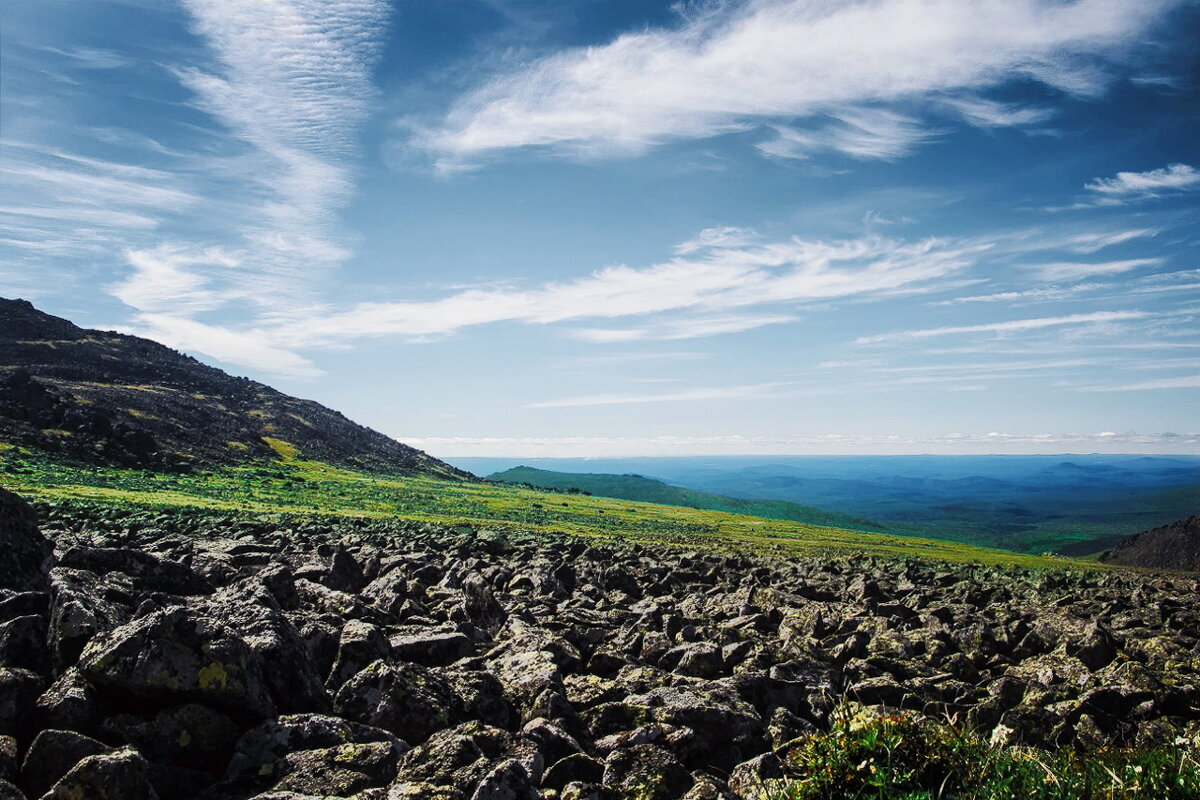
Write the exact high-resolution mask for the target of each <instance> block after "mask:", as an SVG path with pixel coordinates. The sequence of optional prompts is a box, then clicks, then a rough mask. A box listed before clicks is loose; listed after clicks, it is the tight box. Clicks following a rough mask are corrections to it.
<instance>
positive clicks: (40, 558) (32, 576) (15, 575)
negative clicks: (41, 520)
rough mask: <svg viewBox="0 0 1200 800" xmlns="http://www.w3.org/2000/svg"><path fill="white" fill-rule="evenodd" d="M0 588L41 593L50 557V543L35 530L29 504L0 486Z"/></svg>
mask: <svg viewBox="0 0 1200 800" xmlns="http://www.w3.org/2000/svg"><path fill="white" fill-rule="evenodd" d="M0 553H3V554H4V569H3V570H0V589H11V590H13V591H18V592H24V591H35V592H44V591H46V590H47V589H48V588H49V581H48V579H47V575H48V573H49V570H50V566H51V563H52V561H53V558H54V545H53V544H52V543H51V542H50V540H48V539H47V538H46V537H45V536H43V535H42V532H41V531H40V530H38V524H37V515H36V514H34V511H33V509H32V508H31V507H30V506H29V503H27V502H25V500H24V499H22V498H21V497H18V496H17V495H15V494H13V493H12V492H10V491H8V490H7V489H2V488H0Z"/></svg>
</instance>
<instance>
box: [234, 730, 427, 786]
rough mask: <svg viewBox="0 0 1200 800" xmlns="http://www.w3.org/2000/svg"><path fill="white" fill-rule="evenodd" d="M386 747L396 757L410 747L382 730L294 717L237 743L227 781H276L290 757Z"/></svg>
mask: <svg viewBox="0 0 1200 800" xmlns="http://www.w3.org/2000/svg"><path fill="white" fill-rule="evenodd" d="M347 744H351V745H366V744H384V745H387V746H388V747H389V748H391V749H392V750H394V751H395V752H396V753H397V755H399V754H401V753H403V752H405V751H407V750H408V745H407V744H406V743H405V742H404V741H402V740H400V739H398V738H397V737H396V736H395V734H393V733H390V732H388V731H385V730H382V729H380V728H374V727H371V726H369V725H363V724H361V723H357V722H352V721H350V720H345V719H341V718H339V717H332V716H327V715H323V714H292V715H285V716H282V717H279V718H277V719H272V720H268V721H266V722H263V723H261V724H260V725H258V726H256V727H254V728H251V729H250V730H249V731H247V732H246V733H245V734H244V735H243V736H242V737H241V739H239V740H238V742H237V746H236V749H235V751H234V754H233V756H232V758H230V760H229V768H228V769H227V770H226V776H227V778H228V779H229V780H230V781H232V782H234V783H235V784H253V783H255V782H256V781H261V780H262V779H263V778H273V777H274V776H275V775H277V774H279V773H281V772H282V771H283V768H282V767H281V766H280V764H279V762H280V761H281V760H282V759H283V758H284V757H285V756H287V755H288V754H289V753H296V752H303V751H323V750H328V749H330V748H337V747H340V746H342V745H347Z"/></svg>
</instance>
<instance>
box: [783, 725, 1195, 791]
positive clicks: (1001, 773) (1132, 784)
mask: <svg viewBox="0 0 1200 800" xmlns="http://www.w3.org/2000/svg"><path fill="white" fill-rule="evenodd" d="M1198 758H1200V756H1198V753H1197V748H1196V743H1195V742H1189V741H1186V740H1182V739H1181V740H1179V741H1177V742H1176V743H1175V746H1173V747H1165V746H1158V747H1146V748H1142V749H1137V750H1128V749H1122V750H1116V749H1101V750H1090V751H1087V752H1081V751H1074V750H1061V751H1058V752H1053V753H1051V752H1046V751H1042V750H1038V749H1035V748H1029V747H1019V746H1013V745H997V744H991V743H989V742H987V741H984V740H983V739H981V738H980V737H979V736H977V735H975V734H973V733H971V732H969V731H967V730H966V729H964V728H962V727H960V726H958V725H956V724H954V723H953V722H947V721H938V720H933V719H930V718H928V717H925V716H922V715H920V714H916V713H911V712H903V713H883V714H880V713H877V712H872V711H870V710H867V709H864V708H862V707H859V706H856V705H855V704H848V705H846V706H844V707H842V708H841V709H839V711H838V712H837V713H835V714H834V716H833V720H832V725H831V727H830V729H829V730H828V731H826V732H821V733H813V734H809V735H806V736H803V737H801V738H799V739H797V740H795V741H794V742H793V743H792V744H791V746H790V749H789V752H788V755H787V758H786V762H785V763H786V768H787V773H788V777H787V778H786V779H783V780H776V781H772V782H768V783H767V784H765V785H764V786H763V787H762V792H761V793H760V798H761V800H1196V798H1200V760H1198Z"/></svg>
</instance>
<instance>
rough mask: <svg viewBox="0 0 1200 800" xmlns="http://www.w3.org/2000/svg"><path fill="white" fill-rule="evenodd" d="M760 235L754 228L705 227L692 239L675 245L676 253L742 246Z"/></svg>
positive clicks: (684, 253) (687, 254)
mask: <svg viewBox="0 0 1200 800" xmlns="http://www.w3.org/2000/svg"><path fill="white" fill-rule="evenodd" d="M757 237H758V234H756V233H755V232H754V229H753V228H737V227H732V226H725V227H721V228H705V229H704V230H702V231H700V232H699V233H698V234H696V236H695V237H694V238H692V239H688V240H687V241H686V242H680V243H679V244H677V245H675V254H676V255H681V256H690V255H691V254H692V253H695V252H697V251H699V250H708V249H710V248H717V247H742V246H744V245H747V244H750V243H751V242H753V241H754V240H755V239H756V238H757Z"/></svg>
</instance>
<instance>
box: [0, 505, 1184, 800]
mask: <svg viewBox="0 0 1200 800" xmlns="http://www.w3.org/2000/svg"><path fill="white" fill-rule="evenodd" d="M42 511H43V515H42V516H43V521H42V524H41V531H39V529H38V527H37V525H36V524H35V521H34V520H35V516H34V514H33V512H32V511H31V509H29V507H28V506H27V505H26V504H24V502H23V501H21V500H20V499H19V498H16V497H14V496H13V495H11V494H9V493H7V492H4V491H3V490H0V540H2V541H3V542H4V543H5V545H6V547H8V548H11V550H10V551H9V552H12V553H15V554H17V555H16V559H15V561H14V562H13V564H14V566H13V567H12V568H11V569H10V570H9V571H8V572H7V573H6V577H5V578H4V580H3V581H0V797H14V798H21V797H25V798H29V799H30V800H32V799H33V798H74V797H89V798H92V797H95V798H123V799H124V798H147V799H149V798H159V800H166V799H167V798H181V799H182V800H189V799H194V800H245V799H246V798H257V799H258V800H268V799H269V798H270V799H274V800H303V799H304V798H328V797H355V798H359V800H400V799H401V798H443V799H444V800H518V799H520V800H524V799H525V798H529V799H530V800H532V799H533V798H563V799H564V800H566V798H596V800H625V799H626V798H628V799H629V800H633V799H634V798H638V799H645V798H655V800H675V798H684V797H687V798H700V797H704V798H710V797H711V798H731V797H751V796H754V792H755V787H758V786H760V785H761V783H762V781H763V780H764V779H769V778H774V777H776V776H778V775H779V774H781V770H782V769H783V765H784V763H785V762H786V753H787V751H788V743H789V742H791V741H794V740H795V739H796V738H797V737H801V736H805V735H807V734H808V733H810V732H813V731H820V730H823V729H826V728H827V727H828V724H829V717H830V714H831V712H832V711H833V709H834V708H835V707H836V706H837V704H838V703H839V702H841V701H843V700H854V701H857V702H859V703H862V704H865V705H869V706H880V707H888V708H902V709H911V710H917V711H921V712H924V713H927V714H931V715H935V714H936V715H942V714H958V715H959V717H960V719H964V720H967V721H968V722H969V724H971V725H973V726H974V727H976V728H978V729H979V730H980V731H981V732H982V733H984V734H985V735H988V736H992V737H993V738H994V739H998V740H1001V741H1013V742H1023V743H1027V744H1032V745H1040V746H1046V747H1063V746H1068V745H1072V744H1080V745H1084V746H1089V747H1091V746H1106V745H1110V746H1125V745H1136V744H1147V743H1152V742H1162V741H1167V742H1169V741H1172V740H1173V739H1174V738H1175V737H1177V736H1180V735H1184V736H1188V737H1189V738H1191V737H1195V736H1197V734H1200V638H1198V637H1200V600H1198V597H1200V595H1198V592H1197V590H1198V589H1200V584H1198V582H1197V581H1196V579H1195V578H1185V577H1178V576H1170V577H1163V576H1155V575H1151V574H1147V573H1133V572H1101V571H1094V572H1093V571H1087V572H1076V571H1067V570H1063V571H1032V570H1023V569H1015V568H988V567H982V566H978V565H954V564H943V563H931V562H923V561H918V560H915V559H907V560H906V559H892V560H882V559H874V558H863V557H853V556H845V557H805V558H793V559H782V558H771V559H767V558H759V557H755V556H751V555H746V554H736V553H721V552H712V551H709V552H695V551H685V550H678V549H666V548H663V549H657V548H655V549H651V548H647V547H645V546H640V545H623V544H622V545H613V544H603V543H598V542H590V541H588V540H584V539H578V538H570V537H561V538H548V537H544V536H543V537H540V538H538V537H534V536H528V537H523V536H516V535H511V534H510V535H507V536H502V535H499V534H495V533H492V532H488V531H474V530H468V529H465V528H461V527H460V528H454V529H447V528H438V527H435V526H430V525H417V524H413V523H402V522H395V521H359V520H343V521H340V522H337V521H332V522H321V521H315V520H301V521H297V520H294V519H292V520H287V519H282V520H277V521H270V520H266V519H257V520H244V519H243V520H239V519H236V518H233V517H230V516H222V515H220V514H206V513H203V512H195V513H191V512H173V513H164V514H163V515H161V518H159V519H154V520H149V521H147V520H145V519H140V520H137V521H136V524H135V523H134V522H131V521H130V520H129V519H127V518H125V517H123V516H122V515H121V514H120V513H119V512H110V511H105V512H104V513H103V514H98V513H97V512H96V511H95V510H91V511H89V510H87V509H80V508H74V507H70V506H57V507H48V508H43V509H42ZM51 543H53V546H54V552H53V555H51V551H50V547H51Z"/></svg>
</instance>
